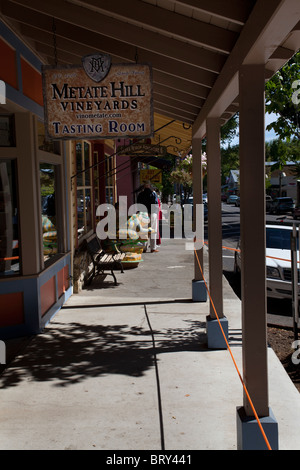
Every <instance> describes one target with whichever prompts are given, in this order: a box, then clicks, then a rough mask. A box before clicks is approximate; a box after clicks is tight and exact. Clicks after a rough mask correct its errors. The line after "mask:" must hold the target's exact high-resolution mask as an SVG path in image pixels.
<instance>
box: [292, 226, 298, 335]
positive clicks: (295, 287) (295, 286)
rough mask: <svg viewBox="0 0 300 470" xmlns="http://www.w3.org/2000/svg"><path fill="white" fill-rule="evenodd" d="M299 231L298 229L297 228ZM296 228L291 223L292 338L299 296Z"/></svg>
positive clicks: (296, 328)
mask: <svg viewBox="0 0 300 470" xmlns="http://www.w3.org/2000/svg"><path fill="white" fill-rule="evenodd" d="M298 232H299V230H298ZM297 253H298V249H297V228H296V224H293V231H292V233H291V268H292V311H293V329H294V339H295V340H297V339H298V319H299V297H298V266H297Z"/></svg>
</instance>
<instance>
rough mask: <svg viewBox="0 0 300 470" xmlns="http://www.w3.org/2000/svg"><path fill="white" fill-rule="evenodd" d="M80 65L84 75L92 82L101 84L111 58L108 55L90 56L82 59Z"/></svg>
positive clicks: (108, 68)
mask: <svg viewBox="0 0 300 470" xmlns="http://www.w3.org/2000/svg"><path fill="white" fill-rule="evenodd" d="M82 64H83V68H84V70H85V73H86V74H87V75H88V76H89V77H90V78H91V79H92V80H94V82H101V80H103V79H104V78H105V77H106V75H107V74H108V72H109V70H110V66H111V57H110V55H109V54H100V53H99V54H90V55H86V56H84V57H82Z"/></svg>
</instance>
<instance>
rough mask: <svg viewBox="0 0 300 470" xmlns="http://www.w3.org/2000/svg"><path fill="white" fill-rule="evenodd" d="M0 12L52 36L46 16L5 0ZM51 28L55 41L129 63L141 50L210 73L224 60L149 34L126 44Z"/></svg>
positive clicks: (61, 26)
mask: <svg viewBox="0 0 300 470" xmlns="http://www.w3.org/2000/svg"><path fill="white" fill-rule="evenodd" d="M1 10H2V13H3V14H4V15H5V16H6V17H7V18H10V19H12V20H14V21H18V22H19V23H21V24H26V25H28V26H32V27H35V28H38V29H41V30H45V31H48V32H50V33H52V18H50V17H49V16H47V15H43V14H42V13H39V12H37V11H33V10H29V9H28V8H26V7H23V6H21V5H20V6H18V8H16V6H15V5H14V4H13V3H11V2H10V1H8V0H2V2H1ZM55 24H56V34H57V36H59V37H64V38H66V39H70V40H72V41H76V42H80V43H84V44H89V45H90V46H91V47H94V46H95V44H101V51H103V52H107V53H109V54H115V55H120V56H124V57H127V58H129V57H131V59H132V58H134V56H135V53H136V49H137V48H138V49H140V48H142V49H145V50H146V51H151V52H153V53H156V54H160V55H162V56H164V57H168V58H169V59H176V60H179V61H181V62H183V63H184V64H189V65H193V66H194V67H199V68H203V69H205V70H207V71H210V72H214V73H219V72H220V71H221V69H222V67H223V65H224V63H225V60H226V55H224V54H221V53H217V52H213V51H210V50H207V49H204V48H199V47H197V46H194V45H191V44H187V43H183V42H182V41H179V40H177V39H172V38H169V37H166V36H165V37H164V40H163V41H161V38H160V36H159V35H158V34H157V33H154V32H152V31H144V33H143V34H142V35H140V36H139V37H135V42H134V41H130V40H129V36H128V35H127V37H126V41H122V40H121V39H120V38H113V37H111V35H110V36H105V34H104V31H103V30H101V33H100V32H99V30H98V31H91V30H90V29H85V28H83V27H80V26H76V25H74V24H70V23H67V22H65V21H61V20H58V19H56V21H55ZM131 36H132V35H131ZM117 49H118V50H119V53H118V54H117V53H116V50H117Z"/></svg>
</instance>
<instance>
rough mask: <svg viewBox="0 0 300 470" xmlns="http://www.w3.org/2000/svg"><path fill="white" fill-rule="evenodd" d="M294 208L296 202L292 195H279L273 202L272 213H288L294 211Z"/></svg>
mask: <svg viewBox="0 0 300 470" xmlns="http://www.w3.org/2000/svg"><path fill="white" fill-rule="evenodd" d="M294 208H295V204H294V201H293V199H292V198H291V197H277V198H276V199H274V201H273V202H272V205H271V208H270V214H286V213H288V212H293V210H294Z"/></svg>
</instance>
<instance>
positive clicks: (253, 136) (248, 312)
mask: <svg viewBox="0 0 300 470" xmlns="http://www.w3.org/2000/svg"><path fill="white" fill-rule="evenodd" d="M239 80H240V94H239V96H240V201H241V202H240V206H241V208H240V212H241V257H242V273H241V280H242V328H243V372H244V381H245V385H246V388H247V390H248V392H249V395H250V398H251V400H252V402H253V404H254V407H255V410H256V412H257V414H258V416H259V417H262V418H263V419H267V427H266V429H268V431H269V435H270V439H272V444H273V446H272V448H277V445H278V443H277V424H276V422H274V419H273V417H272V416H271V413H270V410H269V397H268V366H267V323H266V264H265V263H266V257H265V256H266V253H265V222H266V220H265V219H266V216H265V214H266V210H265V95H264V89H265V67H264V65H243V66H242V67H241V69H240V76H239ZM243 405H244V406H243V408H242V409H239V411H238V443H239V447H240V448H249V447H248V446H249V445H250V446H251V448H252V449H260V448H262V449H263V448H267V447H266V444H265V441H264V439H263V436H262V433H261V432H260V430H259V428H258V424H257V423H256V429H255V426H253V425H252V428H254V433H253V435H252V437H249V436H250V435H251V432H250V433H249V429H250V428H249V423H251V418H253V417H254V416H255V415H254V412H253V410H252V407H251V406H250V403H249V401H248V398H247V396H246V393H245V392H244V403H243ZM266 417H267V418H266ZM254 421H255V420H254ZM241 423H242V424H241ZM272 423H273V424H274V426H272ZM245 426H246V427H245ZM268 426H269V427H268ZM270 426H271V429H272V432H271V431H270ZM246 428H247V430H246V431H245V429H246ZM255 431H256V432H255ZM273 431H274V432H273Z"/></svg>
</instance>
